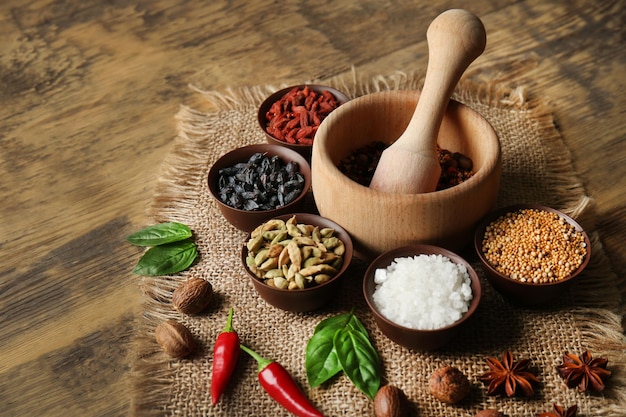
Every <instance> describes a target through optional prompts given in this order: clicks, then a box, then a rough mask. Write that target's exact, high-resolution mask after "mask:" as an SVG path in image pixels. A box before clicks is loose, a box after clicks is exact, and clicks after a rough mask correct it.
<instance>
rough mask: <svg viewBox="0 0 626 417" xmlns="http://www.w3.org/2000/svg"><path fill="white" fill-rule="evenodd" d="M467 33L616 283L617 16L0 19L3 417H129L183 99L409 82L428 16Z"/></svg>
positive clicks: (620, 132)
mask: <svg viewBox="0 0 626 417" xmlns="http://www.w3.org/2000/svg"><path fill="white" fill-rule="evenodd" d="M453 7H465V8H468V9H469V10H471V11H472V12H474V13H476V14H477V15H479V16H480V17H481V19H482V20H483V22H484V24H485V26H486V28H487V32H488V46H487V50H486V51H485V53H484V54H483V56H481V57H480V58H479V59H478V60H477V61H476V62H475V63H474V64H473V65H472V67H471V68H470V71H469V73H470V76H471V77H472V78H475V79H478V80H485V81H492V80H500V81H502V82H503V83H505V84H507V85H510V86H512V87H515V86H525V87H526V89H527V91H528V94H529V96H530V97H539V98H541V99H542V100H543V101H545V102H546V103H548V104H549V105H550V106H552V108H553V112H554V114H555V118H556V122H557V123H558V125H559V127H560V129H561V131H562V134H563V137H564V139H565V141H566V143H567V145H568V146H569V148H570V149H571V152H572V157H573V161H574V167H573V168H574V169H575V170H576V171H577V172H579V173H580V175H581V178H582V180H583V182H584V184H585V187H586V189H587V191H588V193H589V195H591V196H592V197H593V199H594V201H595V206H594V211H595V214H596V216H595V218H596V220H597V221H596V224H587V225H585V226H587V227H589V228H593V227H596V228H597V229H598V230H599V232H600V235H601V237H602V241H603V243H604V245H605V248H606V251H607V253H608V255H609V259H610V261H611V263H612V265H613V268H614V270H615V271H616V272H617V273H618V274H619V275H621V276H623V275H624V273H626V249H625V247H624V244H623V240H624V237H625V236H626V234H625V232H626V199H625V198H624V191H625V190H626V188H625V186H626V149H625V147H626V145H625V142H624V141H625V139H626V120H625V119H626V111H625V109H626V93H625V91H626V71H625V68H626V67H625V64H626V52H624V43H625V40H626V36H625V35H626V29H625V27H626V10H625V8H624V1H622V0H600V1H591V0H588V1H584V0H555V1H550V2H546V1H544V0H528V1H516V0H491V1H489V0H475V1H472V2H463V1H459V2H452V1H446V0H431V1H428V2H420V1H415V0H414V1H409V0H390V1H383V0H365V1H356V0H354V1H331V0H315V1H284V2H274V1H260V0H256V1H255V0H253V1H221V0H217V1H211V2H208V1H199V0H198V1H180V0H178V1H173V0H143V1H130V0H128V1H127V0H108V1H99V0H88V1H83V0H68V1H62V0H56V1H55V0H27V1H23V0H4V1H3V2H1V3H0V104H1V106H0V193H1V194H0V255H1V257H0V271H2V272H1V275H0V375H1V376H0V415H2V416H30V415H46V416H67V415H89V416H118V415H126V414H127V413H128V409H129V402H130V397H129V394H128V386H127V377H128V375H129V370H130V365H129V358H128V353H129V347H130V342H131V340H132V337H133V336H132V331H133V326H134V324H135V323H136V320H137V319H138V315H139V314H141V305H140V302H141V294H140V291H139V289H138V287H137V278H136V277H135V276H133V275H131V273H130V271H131V270H132V267H133V266H134V264H135V262H136V261H137V259H138V255H139V254H140V251H139V250H138V249H136V248H134V247H132V246H130V245H128V244H126V243H125V242H124V240H123V239H124V237H125V236H126V235H128V234H129V233H131V232H133V231H135V230H138V229H139V228H141V227H143V226H144V225H145V224H146V221H147V220H146V217H145V210H146V208H147V205H148V204H149V202H150V200H151V197H152V191H153V187H154V185H155V181H156V176H157V173H158V168H159V165H160V163H161V161H162V160H163V158H164V156H165V155H166V154H167V153H168V152H169V151H170V149H171V144H172V140H173V138H174V137H175V135H176V125H175V120H174V115H175V114H176V112H177V111H178V108H179V105H181V104H187V105H192V106H196V105H200V104H199V103H198V101H197V99H198V96H197V94H195V93H194V92H193V91H192V90H191V89H190V88H189V87H188V85H189V84H190V83H191V84H196V85H199V86H201V87H202V88H206V89H216V90H220V89H224V88H227V87H236V86H240V85H245V86H251V85H257V84H273V85H278V84H281V83H297V82H301V81H306V80H313V79H324V78H328V77H331V76H335V75H339V74H344V73H349V72H350V71H351V67H352V66H355V67H356V68H357V70H359V71H362V72H367V73H382V74H389V73H391V72H393V71H395V70H413V69H417V70H420V69H423V68H425V65H426V61H427V47H426V43H425V30H426V28H427V26H428V24H429V23H430V21H431V20H432V19H433V18H434V17H435V16H436V15H437V14H439V13H440V12H441V11H443V10H445V9H448V8H453Z"/></svg>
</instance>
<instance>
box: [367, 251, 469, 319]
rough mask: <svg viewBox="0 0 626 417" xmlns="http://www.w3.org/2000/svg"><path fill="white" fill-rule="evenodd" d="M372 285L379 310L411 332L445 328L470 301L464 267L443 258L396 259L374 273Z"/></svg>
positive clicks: (420, 256) (436, 256)
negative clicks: (373, 284)
mask: <svg viewBox="0 0 626 417" xmlns="http://www.w3.org/2000/svg"><path fill="white" fill-rule="evenodd" d="M374 282H375V283H376V289H375V291H374V294H373V300H374V304H375V305H376V307H377V309H378V311H379V312H380V313H381V314H382V315H383V316H385V317H386V318H387V319H389V320H391V321H393V322H394V323H396V324H399V325H401V326H404V327H408V328H411V329H419V330H434V329H439V328H441V327H445V326H448V325H450V324H452V323H454V322H456V321H458V320H459V319H460V318H461V317H463V314H464V313H465V312H467V310H468V309H469V305H470V302H471V300H472V288H471V281H470V277H469V274H468V272H467V268H465V266H464V265H459V264H456V263H454V262H452V261H451V260H450V259H449V258H447V257H445V256H442V255H417V256H413V257H405V258H396V259H394V260H393V262H392V263H391V265H389V266H388V267H387V268H385V269H382V268H380V269H377V270H376V271H375V273H374Z"/></svg>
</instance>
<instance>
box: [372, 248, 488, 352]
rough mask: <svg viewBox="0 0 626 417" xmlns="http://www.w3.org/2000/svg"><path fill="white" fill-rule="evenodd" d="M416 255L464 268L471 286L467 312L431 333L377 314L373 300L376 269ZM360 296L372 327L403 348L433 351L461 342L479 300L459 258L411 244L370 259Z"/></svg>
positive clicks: (471, 273) (472, 273) (476, 286)
mask: <svg viewBox="0 0 626 417" xmlns="http://www.w3.org/2000/svg"><path fill="white" fill-rule="evenodd" d="M419 255H441V256H443V257H445V258H448V259H449V260H450V261H451V262H453V263H455V264H458V265H462V266H464V267H465V269H466V270H467V273H468V275H469V278H470V283H471V284H470V285H471V290H472V299H471V301H469V305H468V307H467V308H468V309H467V311H466V312H465V313H464V314H463V315H462V316H461V318H460V319H458V320H457V321H455V322H454V323H452V324H450V325H447V326H445V327H440V328H438V329H432V330H420V329H414V328H410V327H406V326H403V325H400V324H398V323H396V322H394V321H392V320H391V319H390V318H388V317H386V316H385V315H384V314H383V313H381V311H380V310H379V308H378V307H377V305H376V302H375V301H374V292H375V291H376V288H377V283H376V281H375V275H376V270H377V269H385V268H387V267H388V266H389V265H391V264H392V263H393V262H394V260H395V259H397V258H406V257H414V256H419ZM411 290H412V289H411V288H406V291H411ZM363 295H364V297H365V301H366V302H367V305H368V307H369V309H370V311H371V312H372V315H373V316H374V321H375V322H376V325H377V326H378V328H379V329H380V331H381V332H382V333H383V334H384V335H385V336H386V337H388V338H389V339H390V340H392V341H393V342H395V343H397V344H398V345H400V346H404V347H406V348H407V349H412V350H417V351H434V350H438V349H441V348H444V347H445V346H446V345H448V344H451V343H458V342H461V341H460V339H458V338H459V337H460V336H461V335H462V334H463V333H464V332H465V333H467V331H468V329H469V328H470V326H471V322H472V316H473V315H474V313H475V312H476V310H477V309H478V306H479V304H480V300H481V297H482V287H481V284H480V279H479V277H478V275H477V273H476V271H475V270H474V268H472V266H471V265H470V264H469V263H468V262H467V261H466V260H465V259H464V258H463V257H461V256H460V255H458V254H456V253H454V252H452V251H449V250H447V249H444V248H441V247H438V246H433V245H422V244H415V245H408V246H403V247H399V248H395V249H392V250H389V251H386V252H384V253H383V254H381V255H379V256H378V257H377V258H376V259H374V260H373V261H372V262H371V263H370V264H369V266H368V268H367V270H366V271H365V275H364V278H363Z"/></svg>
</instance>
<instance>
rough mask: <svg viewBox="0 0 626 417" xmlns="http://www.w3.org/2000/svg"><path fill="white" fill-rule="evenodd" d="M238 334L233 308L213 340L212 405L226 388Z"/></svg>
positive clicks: (237, 350)
mask: <svg viewBox="0 0 626 417" xmlns="http://www.w3.org/2000/svg"><path fill="white" fill-rule="evenodd" d="M239 353H240V348H239V336H238V335H237V332H236V331H235V330H234V329H233V309H232V308H231V309H230V311H229V312H228V320H227V321H226V326H225V327H224V330H222V332H221V333H220V334H219V335H218V336H217V339H216V340H215V348H214V349H213V370H212V371H211V399H212V403H213V405H215V404H217V402H218V401H219V400H220V396H221V395H222V393H223V392H224V390H225V389H226V385H227V384H228V381H229V380H230V377H231V375H232V374H233V371H234V370H235V365H236V364H237V359H238V358H239Z"/></svg>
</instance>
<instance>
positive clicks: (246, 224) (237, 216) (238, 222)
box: [208, 143, 311, 232]
mask: <svg viewBox="0 0 626 417" xmlns="http://www.w3.org/2000/svg"><path fill="white" fill-rule="evenodd" d="M257 152H260V153H264V154H267V155H269V156H274V155H276V156H278V157H279V158H280V159H281V160H282V161H283V162H284V163H287V162H289V161H295V162H296V163H297V164H298V168H299V170H300V173H301V174H302V176H303V177H304V188H303V190H302V193H301V194H300V195H299V196H298V197H297V198H296V199H295V200H293V201H291V202H290V203H289V204H286V205H284V206H281V207H278V208H275V209H272V210H254V211H250V210H242V209H236V208H234V207H232V206H229V205H228V204H226V203H224V202H222V201H221V200H220V198H219V188H218V179H219V170H220V169H222V168H227V167H231V166H233V165H235V164H237V163H239V162H246V161H248V159H249V158H250V157H251V156H252V155H254V154H255V153H257ZM208 184H209V191H210V193H211V195H212V196H213V198H214V199H215V201H216V202H217V205H218V207H219V209H220V211H221V213H222V214H223V215H224V217H225V218H226V220H228V222H229V223H230V224H232V225H233V226H235V227H236V228H237V229H240V230H243V231H245V232H250V231H252V230H253V229H254V228H255V227H257V226H258V225H259V224H261V223H263V222H265V221H266V220H269V219H271V218H273V217H276V216H280V215H281V214H285V213H293V212H297V211H300V210H301V209H302V207H303V206H304V203H305V199H306V195H307V194H308V191H309V189H310V188H311V167H310V165H309V163H308V162H307V161H306V160H305V159H304V157H302V155H300V154H299V153H297V152H295V151H293V150H291V149H288V148H286V147H284V146H278V145H270V144H265V143H263V144H258V145H248V146H244V147H241V148H237V149H235V150H232V151H230V152H228V153H226V154H224V155H223V156H222V157H220V158H219V159H218V160H217V161H216V162H215V163H214V164H213V166H211V169H210V170H209V175H208Z"/></svg>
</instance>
